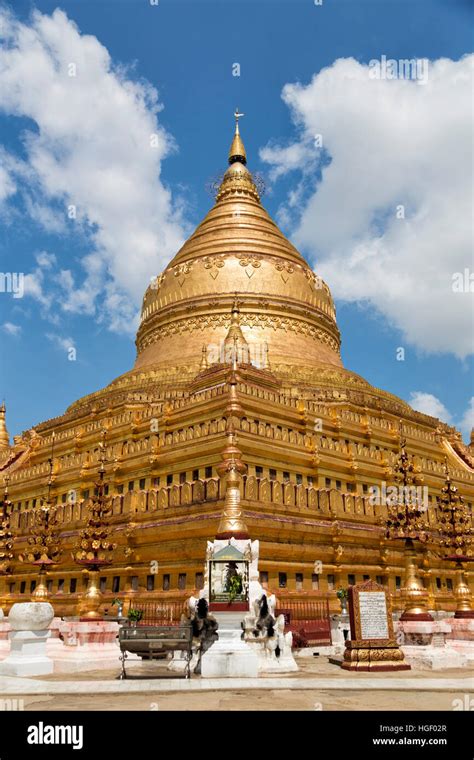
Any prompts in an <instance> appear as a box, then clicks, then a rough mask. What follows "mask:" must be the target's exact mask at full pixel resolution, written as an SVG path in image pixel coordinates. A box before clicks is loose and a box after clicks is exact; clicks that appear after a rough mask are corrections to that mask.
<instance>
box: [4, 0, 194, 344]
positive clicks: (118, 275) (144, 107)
mask: <svg viewBox="0 0 474 760" xmlns="http://www.w3.org/2000/svg"><path fill="white" fill-rule="evenodd" d="M0 40H1V41H2V42H3V48H2V50H1V52H0V92H1V96H0V109H2V110H3V111H4V112H5V113H6V114H8V115H15V116H23V117H27V118H30V119H31V120H32V121H33V122H34V123H35V128H34V130H31V131H29V132H26V133H23V138H22V139H23V142H24V149H25V151H26V155H27V159H26V161H22V160H21V159H19V158H18V157H13V156H10V160H9V172H10V175H9V176H10V177H12V176H13V179H10V180H9V181H10V183H13V182H14V181H15V182H17V183H18V184H19V185H20V187H21V190H22V192H23V199H24V203H25V208H26V209H27V211H28V212H29V213H30V215H31V216H32V218H34V220H35V221H36V223H38V224H41V225H42V226H43V227H44V228H45V229H47V230H48V231H55V232H60V231H61V230H63V229H69V230H70V231H72V233H73V234H76V233H78V232H79V231H82V232H83V233H86V234H87V236H88V238H89V240H90V243H91V245H90V249H89V253H88V254H87V255H86V256H85V258H84V259H83V260H82V266H83V268H84V270H85V276H82V275H81V277H79V278H78V277H77V275H76V278H75V279H76V280H77V279H79V280H81V281H79V282H77V281H76V282H75V283H74V286H73V287H71V288H69V289H67V288H66V289H64V291H63V296H62V300H61V301H60V303H62V305H63V307H64V308H65V309H66V310H69V311H74V312H83V313H84V312H85V313H89V314H90V313H92V312H93V311H94V310H98V312H99V316H100V318H102V319H105V320H108V321H109V323H111V324H112V326H113V327H115V329H123V328H124V326H125V325H126V327H127V329H130V322H131V321H132V320H133V318H134V316H135V313H136V310H137V305H138V304H139V303H140V300H141V297H142V295H143V292H144V290H145V288H146V285H147V283H148V282H149V280H150V277H151V276H152V275H154V274H156V273H157V272H159V271H160V270H161V269H162V268H163V267H164V265H165V264H166V263H167V261H168V260H169V258H170V257H171V256H172V255H174V254H175V253H176V251H177V250H178V248H179V247H180V244H181V243H182V239H183V235H184V223H183V221H182V218H181V215H180V212H179V211H178V210H177V208H178V206H177V205H175V203H174V201H173V199H172V197H171V193H170V192H169V190H168V189H167V188H166V187H165V185H164V183H163V182H162V180H161V179H160V172H161V163H162V161H163V159H164V158H166V156H168V155H169V154H170V153H171V152H172V150H173V149H174V145H173V140H172V138H171V136H170V135H169V134H168V133H167V132H166V130H165V129H164V128H163V127H162V126H161V125H160V124H159V122H158V118H157V117H158V113H159V111H160V110H161V108H162V105H161V103H160V102H159V99H158V93H157V91H156V90H155V88H154V87H152V85H150V84H149V83H148V82H145V81H137V80H136V79H135V80H134V79H132V78H131V76H130V74H129V72H127V71H126V70H125V69H124V67H120V66H117V65H114V64H113V62H112V61H111V59H110V56H109V53H108V51H107V50H106V48H105V47H104V46H103V45H101V44H100V42H99V41H98V40H97V39H96V37H94V36H92V35H81V33H80V31H79V30H78V28H77V26H76V25H75V24H74V23H73V22H72V21H71V20H70V19H68V17H67V16H66V14H65V13H64V12H63V11H61V10H56V11H54V13H53V14H52V15H51V16H48V15H43V14H41V13H39V12H34V13H33V14H32V16H31V19H30V22H29V23H28V24H25V23H21V22H19V21H18V20H17V19H16V18H15V17H14V16H13V15H11V14H10V13H9V12H8V11H6V10H5V9H1V10H0ZM71 64H74V67H75V76H70V74H71V72H73V69H72V68H71ZM152 135H154V137H153V138H152V137H151V136H152ZM152 142H153V145H152ZM12 173H13V174H12ZM2 180H3V188H4V190H3V193H4V195H8V194H9V193H11V192H12V185H11V184H10V185H8V180H7V179H6V177H3V178H2V176H0V193H1V192H2V190H1V188H2ZM33 198H34V200H33ZM39 199H40V200H39ZM71 206H73V207H74V208H73V209H72V210H71ZM71 216H72V217H74V216H75V217H76V218H75V219H74V218H71ZM68 264H69V262H68ZM41 266H45V265H44V264H42V265H41ZM41 284H43V285H44V282H43V283H40V285H41ZM33 291H34V286H31V289H30V292H33ZM37 292H38V288H37ZM99 296H101V297H100V298H99ZM116 308H118V309H119V310H120V312H119V313H116V312H115V309H116Z"/></svg>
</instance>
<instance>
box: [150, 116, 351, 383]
mask: <svg viewBox="0 0 474 760" xmlns="http://www.w3.org/2000/svg"><path fill="white" fill-rule="evenodd" d="M246 162H247V158H246V153H245V147H244V144H243V142H242V139H241V137H240V134H239V130H238V122H237V124H236V132H235V135H234V138H233V141H232V145H231V149H230V152H229V164H230V165H229V168H228V169H227V171H226V173H225V175H224V178H223V180H222V183H221V185H220V187H219V189H218V192H217V195H216V201H215V205H214V206H213V208H212V209H211V210H210V211H209V213H208V214H207V216H206V217H205V218H204V220H203V221H202V222H201V224H200V225H199V226H198V227H197V229H196V230H195V232H194V233H193V234H192V235H191V237H190V238H189V239H188V240H187V241H186V242H185V243H184V245H183V246H182V248H181V249H180V250H179V251H178V253H177V254H176V256H175V257H174V259H173V260H172V261H171V262H170V263H169V265H168V266H167V267H166V269H165V270H164V272H163V273H162V274H160V275H159V276H157V277H156V279H155V281H154V282H152V284H151V285H150V286H149V287H148V289H147V291H146V293H145V297H144V299H143V307H142V315H141V322H140V327H139V330H138V333H137V340H136V345H137V359H136V363H135V369H141V368H144V367H148V366H149V367H150V368H151V366H153V368H154V369H155V370H158V371H159V370H160V368H162V369H163V372H164V374H168V373H167V372H166V369H167V368H169V367H171V366H172V367H173V368H175V369H176V368H179V367H180V366H182V367H183V373H184V374H186V375H188V376H189V373H190V370H192V371H195V372H196V373H197V372H198V371H199V368H200V366H201V365H202V357H203V346H205V347H206V351H207V358H208V363H209V364H212V363H213V362H218V361H223V356H222V354H223V347H224V346H225V342H226V337H227V336H228V333H229V329H230V327H231V325H232V320H233V319H234V321H235V313H234V317H233V316H232V314H233V309H234V312H235V306H236V305H237V308H238V312H239V327H240V330H241V332H242V335H243V338H244V339H245V341H246V343H247V345H248V350H249V355H250V360H251V362H252V364H254V365H255V366H257V367H262V366H265V362H267V361H269V363H270V367H271V369H272V372H273V373H274V374H275V375H276V376H277V377H278V375H279V374H281V375H285V376H288V369H289V368H290V367H292V368H298V367H301V368H302V369H303V368H304V367H314V365H315V364H323V365H333V366H334V365H335V366H338V367H341V366H342V362H341V358H340V353H339V348H340V335H339V330H338V328H337V324H336V315H335V308H334V303H333V301H332V298H331V294H330V291H329V288H328V287H327V285H326V284H325V283H324V282H323V281H322V279H321V278H320V277H317V276H316V275H315V273H314V272H313V271H312V269H311V268H310V267H309V266H308V264H307V263H306V261H305V260H304V259H303V257H302V256H301V255H300V254H299V253H298V251H297V250H296V248H295V247H294V246H293V245H292V244H291V243H290V241H289V240H288V239H287V238H286V237H285V236H284V235H283V233H282V232H281V230H280V229H279V228H278V227H277V225H276V224H275V222H274V221H273V219H271V218H270V216H269V215H268V213H267V212H266V211H265V209H264V208H263V206H262V204H261V202H260V196H259V192H258V189H257V186H256V184H255V182H254V180H253V178H252V175H251V173H250V172H249V170H248V169H247V167H246ZM224 360H225V359H224Z"/></svg>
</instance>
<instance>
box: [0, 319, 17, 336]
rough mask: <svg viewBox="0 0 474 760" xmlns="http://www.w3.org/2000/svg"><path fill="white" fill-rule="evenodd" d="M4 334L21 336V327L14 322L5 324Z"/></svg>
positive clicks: (3, 326)
mask: <svg viewBox="0 0 474 760" xmlns="http://www.w3.org/2000/svg"><path fill="white" fill-rule="evenodd" d="M2 330H3V332H5V333H7V335H14V336H17V335H20V333H21V325H15V324H13V322H4V323H3V325H2Z"/></svg>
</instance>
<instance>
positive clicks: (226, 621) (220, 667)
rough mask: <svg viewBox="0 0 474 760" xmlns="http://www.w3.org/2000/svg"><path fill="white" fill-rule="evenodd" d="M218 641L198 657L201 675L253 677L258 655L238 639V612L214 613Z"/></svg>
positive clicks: (207, 676)
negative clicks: (217, 627) (217, 624)
mask: <svg viewBox="0 0 474 760" xmlns="http://www.w3.org/2000/svg"><path fill="white" fill-rule="evenodd" d="M214 614H215V618H216V620H217V622H218V623H219V630H218V634H219V640H218V641H215V642H214V644H213V645H212V646H211V647H210V648H209V649H208V650H207V652H205V653H204V654H203V656H202V660H201V669H202V670H201V672H202V677H203V678H256V677H257V676H258V656H257V654H256V652H254V651H253V650H252V648H251V647H250V646H249V645H248V644H246V643H245V642H244V641H242V639H241V635H242V628H241V625H240V623H241V621H242V617H243V614H242V612H216V613H214Z"/></svg>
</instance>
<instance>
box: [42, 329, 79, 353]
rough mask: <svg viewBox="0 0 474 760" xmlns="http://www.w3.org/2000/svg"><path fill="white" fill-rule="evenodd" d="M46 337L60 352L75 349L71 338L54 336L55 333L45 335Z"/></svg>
mask: <svg viewBox="0 0 474 760" xmlns="http://www.w3.org/2000/svg"><path fill="white" fill-rule="evenodd" d="M46 337H47V338H48V340H50V341H51V343H53V344H54V345H55V346H56V348H59V349H61V350H62V351H70V350H71V349H75V344H74V339H73V338H63V337H62V336H61V335H56V333H46Z"/></svg>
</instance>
